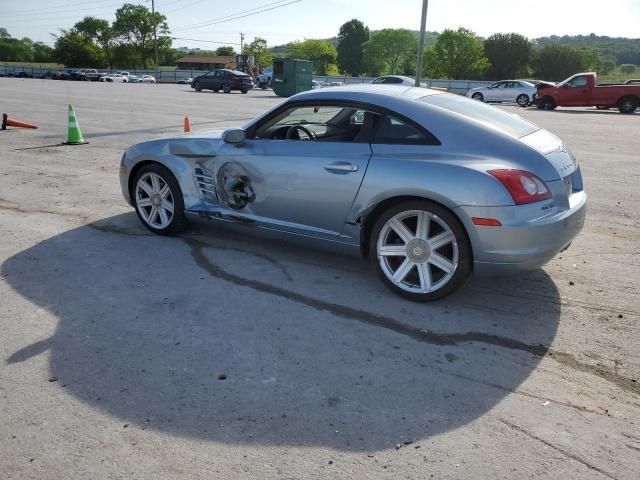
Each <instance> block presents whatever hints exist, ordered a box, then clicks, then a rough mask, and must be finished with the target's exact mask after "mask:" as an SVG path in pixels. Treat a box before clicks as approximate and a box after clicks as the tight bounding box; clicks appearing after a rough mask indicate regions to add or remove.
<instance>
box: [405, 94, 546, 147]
mask: <svg viewBox="0 0 640 480" xmlns="http://www.w3.org/2000/svg"><path fill="white" fill-rule="evenodd" d="M417 100H418V101H419V102H423V103H427V104H429V105H434V106H436V107H440V108H444V109H446V110H449V111H451V112H454V113H457V114H460V115H464V116H465V117H468V118H471V119H472V120H476V121H478V122H482V123H486V124H488V125H489V126H492V127H494V128H497V129H499V130H502V131H503V132H505V133H507V134H508V135H511V136H513V137H516V138H521V137H524V136H526V135H529V134H531V133H533V132H536V131H538V130H540V128H539V127H537V126H535V125H534V124H533V123H530V122H527V121H526V120H524V119H523V118H520V117H518V116H517V115H512V114H511V113H507V112H505V111H503V110H500V109H499V108H496V107H492V106H490V105H487V104H486V103H483V102H479V101H477V100H471V99H469V98H466V97H462V96H460V95H453V94H448V93H442V94H438V95H427V96H426V97H421V98H418V99H417Z"/></svg>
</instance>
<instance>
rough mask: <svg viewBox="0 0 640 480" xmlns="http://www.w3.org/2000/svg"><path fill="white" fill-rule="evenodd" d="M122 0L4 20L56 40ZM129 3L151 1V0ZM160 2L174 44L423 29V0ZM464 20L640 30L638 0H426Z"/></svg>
mask: <svg viewBox="0 0 640 480" xmlns="http://www.w3.org/2000/svg"><path fill="white" fill-rule="evenodd" d="M123 3H125V2H124V1H122V0H120V1H116V0H85V1H80V0H20V1H19V2H18V1H15V0H0V27H3V28H6V29H7V30H8V31H9V33H10V34H11V35H12V36H13V37H20V38H21V37H29V38H31V39H32V40H34V41H44V42H49V44H53V41H54V38H53V37H52V36H51V33H57V32H58V29H59V28H69V27H71V26H73V24H74V23H76V22H77V21H79V20H81V19H82V18H83V17H84V16H88V15H91V16H96V17H99V18H104V19H107V20H113V18H114V12H115V10H116V9H117V8H119V7H120V6H122V4H123ZM129 3H134V4H141V5H145V6H147V7H148V8H151V0H130V1H129ZM596 4H597V5H598V7H597V8H596V6H595V5H596ZM155 7H156V10H158V11H159V12H160V13H163V14H164V15H166V17H167V21H168V23H169V28H170V29H171V32H172V33H171V35H172V36H173V37H177V38H179V39H176V40H174V42H173V46H174V47H181V46H185V47H192V48H194V47H198V48H201V49H203V50H212V49H215V48H217V47H218V46H221V45H233V46H235V47H236V50H239V44H240V32H244V33H245V37H244V40H245V42H250V41H251V40H253V38H255V37H256V36H259V37H263V38H266V39H267V43H268V44H269V45H270V46H273V45H281V44H284V43H287V42H290V41H294V40H304V39H305V38H329V37H333V36H335V35H337V32H338V29H339V28H340V25H342V24H343V23H344V22H346V21H348V20H350V19H352V18H358V19H359V20H361V21H362V22H364V23H365V25H367V26H368V27H369V28H370V29H371V30H379V29H382V28H409V29H412V30H418V29H419V28H420V13H421V9H422V0H281V1H275V0H243V1H242V2H238V3H235V2H231V1H229V0H155ZM256 12H258V13H256ZM260 12H261V13H260ZM254 13H255V14H254ZM242 16H243V18H239V17H242ZM461 26H462V27H466V28H469V29H471V30H473V31H474V32H476V33H477V34H478V35H480V36H483V37H488V36H489V35H491V34H493V33H498V32H518V33H521V34H523V35H525V36H527V37H529V38H535V37H540V36H547V35H565V34H567V35H577V34H584V35H588V34H590V33H595V34H597V35H608V36H621V37H631V38H640V0H607V1H606V2H599V1H598V2H596V1H595V0H592V1H589V0H548V1H547V2H540V1H535V0H533V1H532V0H528V1H519V0H482V1H480V0H430V1H429V9H428V14H427V30H430V31H434V30H435V31H442V30H443V29H445V28H453V29H456V28H458V27H461ZM186 39H189V40H186Z"/></svg>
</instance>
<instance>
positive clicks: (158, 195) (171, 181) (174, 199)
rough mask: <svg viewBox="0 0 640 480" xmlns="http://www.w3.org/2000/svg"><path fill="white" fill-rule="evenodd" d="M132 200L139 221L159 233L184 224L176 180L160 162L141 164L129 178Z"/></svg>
mask: <svg viewBox="0 0 640 480" xmlns="http://www.w3.org/2000/svg"><path fill="white" fill-rule="evenodd" d="M132 193H133V195H132V198H133V201H134V204H135V208H136V213H137V214H138V218H139V219H140V221H141V222H142V224H143V225H144V226H145V227H147V228H148V229H149V230H151V231H152V232H153V233H157V234H159V235H175V234H177V233H180V232H181V231H182V230H184V229H185V227H186V226H187V219H186V217H185V214H184V199H183V197H182V191H181V190H180V186H179V185H178V181H177V180H176V179H175V177H174V176H173V174H172V173H171V172H170V171H169V170H168V169H167V168H166V167H163V166H162V165H159V164H151V165H147V166H145V167H142V168H141V169H140V171H139V172H138V173H137V175H136V177H135V180H134V182H133V192H132Z"/></svg>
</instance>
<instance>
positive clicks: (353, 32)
mask: <svg viewBox="0 0 640 480" xmlns="http://www.w3.org/2000/svg"><path fill="white" fill-rule="evenodd" d="M368 41H369V28H368V27H366V26H365V25H364V23H362V22H361V21H360V20H357V19H355V18H354V19H353V20H350V21H348V22H347V23H345V24H344V25H342V26H341V27H340V32H339V33H338V47H337V48H336V51H337V63H338V69H339V70H340V71H341V72H343V73H346V74H348V75H351V76H354V77H357V76H358V75H362V74H363V73H365V70H366V69H365V65H364V52H363V47H362V46H363V45H364V44H365V43H366V42H368Z"/></svg>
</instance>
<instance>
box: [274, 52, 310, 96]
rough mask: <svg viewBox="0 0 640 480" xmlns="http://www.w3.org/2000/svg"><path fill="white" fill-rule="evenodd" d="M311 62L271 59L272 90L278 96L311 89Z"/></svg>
mask: <svg viewBox="0 0 640 480" xmlns="http://www.w3.org/2000/svg"><path fill="white" fill-rule="evenodd" d="M312 73H313V62H310V61H308V60H293V59H288V58H284V59H279V60H274V61H273V80H272V82H271V86H272V87H273V92H274V93H275V94H276V95H278V96H279V97H290V96H291V95H295V94H296V93H300V92H306V91H307V90H311V79H312Z"/></svg>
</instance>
